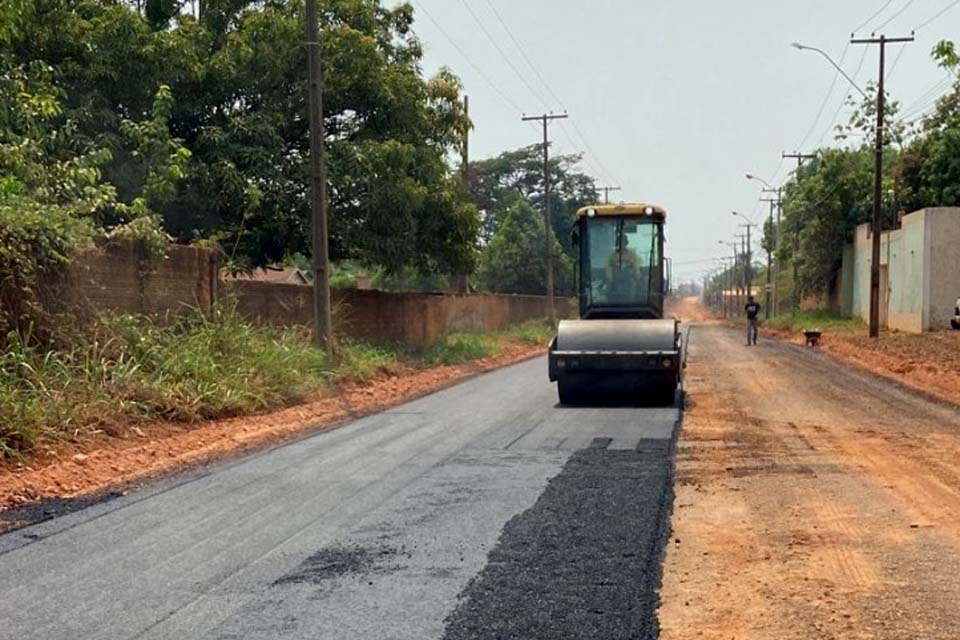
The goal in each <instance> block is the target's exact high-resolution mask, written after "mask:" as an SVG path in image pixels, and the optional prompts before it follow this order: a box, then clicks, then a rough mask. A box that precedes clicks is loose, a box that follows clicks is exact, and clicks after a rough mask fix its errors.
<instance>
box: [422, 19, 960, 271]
mask: <svg viewBox="0 0 960 640" xmlns="http://www.w3.org/2000/svg"><path fill="white" fill-rule="evenodd" d="M412 2H413V5H414V8H415V10H416V16H417V19H416V23H415V30H416V32H417V34H418V35H419V36H420V38H421V39H422V40H423V43H424V46H425V49H426V54H425V63H424V67H425V68H424V70H425V72H426V73H427V74H432V73H433V72H435V71H436V70H437V69H438V68H439V67H440V66H443V65H446V66H449V67H451V68H452V69H453V70H454V71H455V72H456V73H457V74H458V75H459V76H460V77H461V78H462V79H463V82H464V84H465V85H466V93H467V94H468V95H469V96H470V115H471V117H472V118H473V121H474V123H475V125H476V129H475V130H474V131H473V134H472V139H471V157H472V158H474V159H477V158H483V157H488V156H491V155H496V154H497V153H499V152H501V151H503V150H505V149H514V148H517V147H520V146H522V145H525V144H530V143H534V142H538V141H539V138H540V131H539V129H538V128H537V127H536V126H535V125H533V124H531V123H523V122H521V121H520V116H521V112H526V113H542V112H543V111H550V110H552V111H556V112H561V111H563V110H564V109H566V111H567V112H568V113H569V115H570V121H568V122H565V121H557V122H556V123H555V124H554V125H553V126H552V128H551V129H552V138H553V140H554V146H553V149H555V150H556V151H558V152H561V153H569V152H574V151H583V152H585V154H586V155H585V158H584V163H583V168H584V170H586V171H587V172H588V173H591V174H592V175H595V176H597V177H598V178H599V179H600V183H601V184H615V185H619V186H621V187H623V190H622V191H621V192H619V193H616V194H612V195H611V199H614V196H616V199H617V200H621V199H622V200H633V201H637V200H645V201H653V202H657V203H660V204H662V205H664V206H665V207H666V208H667V211H668V224H667V242H668V249H667V255H670V256H672V257H673V259H674V265H675V266H674V272H675V277H677V276H679V277H680V278H690V277H697V276H699V275H701V274H702V273H703V272H704V271H705V270H707V269H708V268H710V267H711V266H712V265H711V263H710V262H709V261H708V259H709V258H714V257H717V256H720V255H727V254H728V253H729V251H728V250H727V248H725V247H723V246H721V245H719V244H718V240H719V239H721V238H722V239H725V240H727V239H731V238H732V235H733V234H734V233H735V232H737V228H736V225H737V222H738V219H737V218H736V217H734V216H733V215H732V214H731V213H730V212H731V211H732V210H737V211H742V212H744V213H745V214H747V215H748V217H750V218H753V219H756V220H758V221H762V217H763V216H765V215H766V212H767V205H766V204H765V203H759V202H758V198H759V195H760V194H759V189H760V187H761V185H760V183H758V182H753V181H748V180H747V179H746V178H745V177H744V174H745V173H747V172H752V173H756V174H759V175H760V176H762V177H763V178H765V179H766V180H768V181H769V182H771V183H773V184H774V185H776V184H779V182H780V181H782V180H783V178H784V177H785V175H786V174H787V172H788V171H789V170H790V169H792V168H793V167H794V166H795V162H794V161H789V160H788V161H786V162H783V163H781V161H780V153H781V151H784V150H786V151H793V150H795V149H799V150H801V151H805V152H809V151H812V150H813V149H815V148H816V147H817V145H818V143H819V144H826V143H828V142H830V141H831V139H832V133H831V132H830V129H831V128H832V125H833V124H834V123H835V122H839V121H846V118H847V116H848V115H849V110H848V108H846V107H841V105H842V103H843V100H844V97H845V96H846V94H847V92H848V91H849V85H848V84H847V83H846V81H845V80H844V79H843V78H842V77H840V78H838V80H837V83H836V86H835V87H834V89H833V91H832V93H831V94H830V96H829V98H828V100H827V102H826V105H825V107H824V109H823V113H822V114H821V116H820V117H819V119H816V120H815V118H816V116H817V113H818V111H819V110H820V108H821V105H822V104H824V98H825V96H826V95H827V91H828V89H829V88H830V85H831V82H832V81H833V79H834V76H835V72H834V69H833V67H831V66H830V64H829V63H828V62H827V61H826V60H825V59H823V58H822V57H821V56H820V55H819V54H816V53H814V52H810V51H797V50H796V49H793V48H791V47H790V43H791V42H793V41H799V42H802V43H804V44H808V45H810V46H816V47H820V48H822V49H824V50H825V51H826V52H827V53H829V54H830V55H831V56H832V57H833V59H834V60H836V61H837V62H840V61H841V59H842V60H843V62H842V66H843V67H844V69H845V70H846V71H847V73H848V74H849V75H851V76H854V77H855V79H856V80H857V82H858V84H860V85H861V86H863V85H864V84H866V82H867V81H869V80H871V79H875V78H876V76H877V53H878V51H877V49H878V48H877V47H876V46H872V47H865V46H863V45H850V46H849V47H847V45H846V43H847V41H848V40H849V36H850V33H851V31H853V30H854V29H857V35H869V33H870V32H871V31H873V30H875V29H880V31H878V32H877V33H880V32H883V33H885V34H886V35H888V36H898V35H908V34H909V33H910V31H911V30H914V29H916V34H915V35H916V38H917V40H916V42H915V43H912V44H908V45H890V46H889V47H888V51H887V65H888V66H887V68H888V69H890V68H891V67H893V68H892V71H891V73H890V74H889V76H888V80H887V82H888V90H889V91H890V93H891V95H892V96H893V98H894V99H898V100H900V101H901V104H902V106H903V107H904V108H905V109H904V111H903V112H904V113H909V112H911V111H916V110H918V109H920V110H922V109H923V108H925V107H927V106H928V105H931V104H932V102H933V100H934V98H935V97H936V95H937V93H933V92H934V91H937V90H939V91H942V90H944V89H946V88H947V87H946V86H945V85H946V83H945V81H944V78H945V72H944V71H943V70H942V69H939V68H938V67H936V65H935V64H934V63H933V61H932V60H931V58H930V50H931V48H932V46H933V45H934V44H935V43H936V42H937V41H938V40H940V39H943V38H948V39H955V38H958V39H960V1H955V0H890V1H889V2H887V0H844V1H843V2H841V1H839V0H793V1H791V2H775V1H770V0H767V1H760V0H717V1H714V2H710V1H707V0H696V1H693V0H690V1H686V2H683V1H674V2H670V1H667V0H659V1H657V2H653V1H650V0H635V1H628V0H592V1H586V0H582V1H574V0H510V1H508V0H412ZM881 8H883V10H882V11H880V10H881ZM943 9H947V10H946V12H945V13H943V14H942V15H941V16H940V17H938V18H936V19H934V20H932V21H931V22H930V23H929V24H927V25H926V26H923V27H921V25H922V24H923V23H924V22H926V21H928V20H930V19H931V18H933V17H934V16H935V15H936V14H937V13H939V12H940V11H941V10H943ZM471 10H472V11H473V14H475V16H476V19H475V18H474V16H473V15H471ZM878 11H880V13H879V14H877V12H878ZM427 14H429V16H428V15H427ZM497 14H499V16H500V17H501V18H502V20H503V22H504V23H505V24H506V26H507V27H508V28H509V33H508V32H507V30H506V29H505V28H504V26H503V25H502V24H501V22H500V21H499V20H498V18H497ZM874 14H877V15H876V16H875V17H873V18H871V16H874ZM430 17H432V18H433V21H432V20H431V19H430ZM478 23H479V24H478ZM864 23H866V24H865V26H862V27H861V25H864ZM884 23H887V24H884ZM438 25H439V26H438ZM480 25H482V27H481V26H480ZM483 29H486V31H487V32H488V33H489V34H490V35H491V36H492V38H493V40H494V41H495V42H496V44H497V46H499V48H500V49H501V50H502V55H501V53H500V52H499V51H498V50H497V48H496V47H495V46H494V45H493V44H492V43H491V41H490V39H488V38H487V37H486V36H485V35H484V31H483ZM510 34H512V35H513V37H514V38H516V40H517V42H519V44H520V46H521V47H522V50H523V52H522V53H521V52H520V51H518V50H517V47H516V46H515V45H514V43H513V41H512V40H511V38H510ZM452 41H453V42H455V43H456V44H453V43H452ZM901 50H902V53H901ZM524 55H525V56H526V58H528V59H529V61H530V63H532V65H533V66H534V67H536V69H537V71H538V73H539V76H540V77H538V75H537V74H536V73H535V72H534V71H533V69H532V68H531V65H529V64H528V63H527V60H526V59H525V58H524ZM898 56H899V60H897V58H898ZM507 60H509V61H510V63H512V64H513V67H514V68H515V70H514V69H512V68H511V66H510V63H508V62H507ZM861 60H862V61H863V62H862V65H861ZM895 61H896V66H895V67H894V66H893V65H894V62H895ZM858 68H859V72H857V69H858ZM518 76H519V77H518ZM521 78H522V79H521ZM574 123H575V125H576V126H575V127H574ZM808 132H809V135H808ZM584 139H585V140H584ZM821 141H822V142H821ZM741 222H742V221H741ZM757 245H758V243H757V242H755V243H754V250H755V251H756V252H757V253H755V255H757V256H759V252H758V250H757Z"/></svg>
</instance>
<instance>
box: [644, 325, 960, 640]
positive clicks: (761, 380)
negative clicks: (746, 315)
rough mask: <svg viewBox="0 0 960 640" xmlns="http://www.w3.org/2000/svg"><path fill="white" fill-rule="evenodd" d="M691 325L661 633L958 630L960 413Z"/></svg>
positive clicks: (843, 634) (935, 633) (799, 352)
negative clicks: (747, 346)
mask: <svg viewBox="0 0 960 640" xmlns="http://www.w3.org/2000/svg"><path fill="white" fill-rule="evenodd" d="M740 337H741V336H740V333H739V332H738V331H735V330H733V329H731V328H729V327H726V326H724V325H722V324H720V323H712V324H701V325H698V326H695V327H694V329H693V338H692V347H691V349H692V350H691V354H690V365H689V370H688V375H687V388H688V398H689V404H688V407H689V408H688V411H687V413H686V416H685V419H684V428H683V433H682V434H681V438H680V441H679V443H678V456H677V475H676V479H677V480H676V483H677V486H676V498H675V502H674V513H673V519H672V525H673V534H672V538H671V541H670V544H669V548H668V551H667V557H666V561H665V565H664V574H663V585H662V589H661V600H662V605H661V609H660V614H659V615H660V624H661V628H662V637H663V638H665V639H667V640H673V639H680V638H716V639H720V638H723V639H725V640H726V639H729V638H737V639H738V640H752V639H763V640H767V639H771V640H772V639H774V638H777V639H779V638H797V639H799V638H804V639H807V638H856V639H859V638H874V639H891V640H892V639H894V638H896V639H898V640H899V639H901V638H938V639H939V638H942V639H947V638H957V637H958V629H960V613H958V612H957V609H956V604H955V603H956V602H957V601H960V410H958V409H957V408H956V407H953V406H949V405H946V404H941V403H938V402H934V401H931V400H929V399H927V398H925V397H922V396H920V395H918V394H915V393H911V392H910V391H909V390H908V389H904V388H903V387H900V386H897V385H894V384H891V383H889V382H886V381H884V380H881V379H878V378H876V377H874V376H872V375H869V374H866V373H864V372H862V371H859V370H857V369H853V368H849V367H845V366H843V365H842V364H841V363H839V362H838V361H837V360H836V359H834V358H832V357H830V356H827V355H825V354H823V353H819V352H817V351H814V350H805V349H802V348H799V347H797V346H795V345H790V344H786V343H783V342H780V341H772V340H766V341H761V345H760V346H759V347H756V348H749V349H748V348H746V347H744V346H742V344H741V341H740Z"/></svg>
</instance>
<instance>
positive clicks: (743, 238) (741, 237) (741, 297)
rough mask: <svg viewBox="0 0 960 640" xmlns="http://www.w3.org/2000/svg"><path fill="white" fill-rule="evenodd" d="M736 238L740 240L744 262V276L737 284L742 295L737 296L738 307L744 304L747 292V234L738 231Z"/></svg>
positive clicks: (741, 260)
mask: <svg viewBox="0 0 960 640" xmlns="http://www.w3.org/2000/svg"><path fill="white" fill-rule="evenodd" d="M734 237H735V238H739V240H740V262H741V264H742V270H743V276H742V278H743V279H742V280H741V282H740V285H738V286H737V289H739V290H740V295H739V296H738V297H737V309H739V308H740V307H742V306H743V305H744V298H745V297H746V293H747V286H746V285H747V234H745V233H738V234H735V236H734Z"/></svg>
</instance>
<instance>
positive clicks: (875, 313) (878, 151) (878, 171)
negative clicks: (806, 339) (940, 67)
mask: <svg viewBox="0 0 960 640" xmlns="http://www.w3.org/2000/svg"><path fill="white" fill-rule="evenodd" d="M900 42H913V36H912V35H910V36H907V37H902V38H888V37H886V36H885V35H882V34H881V35H880V37H879V38H851V39H850V44H879V45H880V72H879V75H878V76H877V78H878V79H877V130H876V138H877V139H876V144H875V147H874V159H873V223H872V224H871V233H872V234H873V247H872V248H873V251H872V253H871V262H870V337H871V338H876V337H879V336H880V234H881V233H882V232H883V229H882V225H881V224H880V198H881V197H882V190H883V186H882V184H881V183H882V181H883V116H884V114H883V110H884V99H885V96H884V89H883V76H884V66H883V65H884V54H885V53H886V47H887V45H888V44H896V43H900Z"/></svg>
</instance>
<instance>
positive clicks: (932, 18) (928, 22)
mask: <svg viewBox="0 0 960 640" xmlns="http://www.w3.org/2000/svg"><path fill="white" fill-rule="evenodd" d="M958 4H960V0H953V2H951V3H950V4H948V5H947V6H945V7H944V8H943V9H940V11H938V12H936V13H935V14H933V15H932V16H930V17H929V18H927V19H926V20H924V21H923V22H921V23H920V25H919V26H917V27H914V29H913V30H914V31H920V29H923V28H924V27H925V26H927V25H928V24H930V23H931V22H933V21H934V20H936V19H937V18H939V17H940V16H942V15H943V14H945V13H946V12H947V11H950V9H953V8H954V7H955V6H957V5H958Z"/></svg>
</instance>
